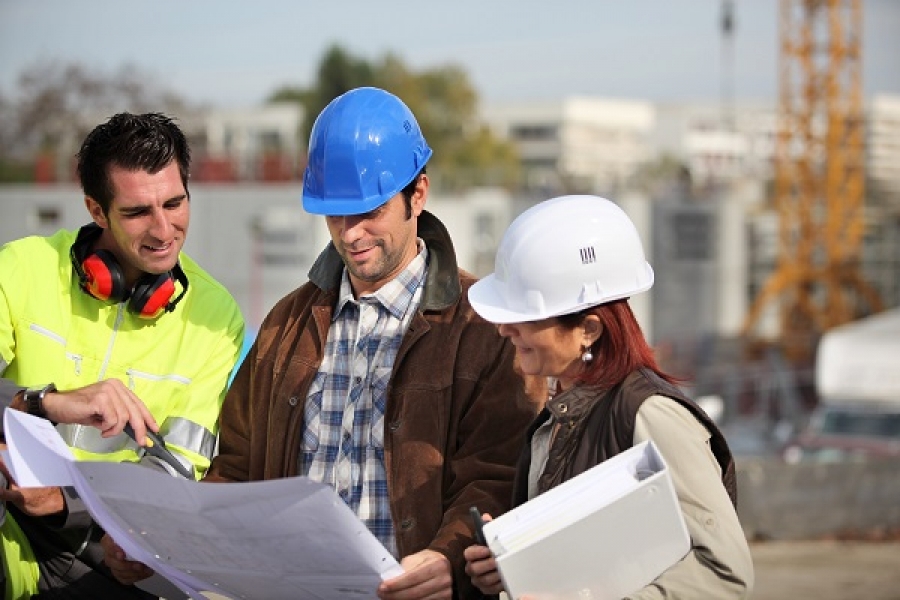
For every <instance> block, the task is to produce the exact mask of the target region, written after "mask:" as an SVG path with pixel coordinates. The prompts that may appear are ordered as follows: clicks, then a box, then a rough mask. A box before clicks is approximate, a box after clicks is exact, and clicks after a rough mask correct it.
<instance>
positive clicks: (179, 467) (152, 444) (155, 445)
mask: <svg viewBox="0 0 900 600" xmlns="http://www.w3.org/2000/svg"><path fill="white" fill-rule="evenodd" d="M124 431H125V433H126V434H128V437H130V438H131V439H133V440H134V441H135V442H137V439H136V438H135V434H134V429H132V428H131V423H128V424H127V425H125V430H124ZM146 439H147V445H146V446H143V448H144V450H145V451H146V452H147V454H149V455H150V456H155V457H156V458H158V459H160V460H161V461H163V462H165V463H166V464H168V465H169V466H170V467H172V468H173V469H175V471H177V472H178V474H179V475H181V476H182V477H184V478H185V479H190V480H193V479H194V473H193V471H190V470H188V468H187V467H185V466H184V465H183V464H181V461H179V460H178V459H177V458H175V456H174V455H173V454H172V451H171V450H169V449H168V448H166V442H165V440H163V439H162V438H161V437H160V436H159V434H158V433H154V432H153V431H151V430H149V429H148V430H147V433H146Z"/></svg>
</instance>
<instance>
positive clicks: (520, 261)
mask: <svg viewBox="0 0 900 600" xmlns="http://www.w3.org/2000/svg"><path fill="white" fill-rule="evenodd" d="M652 285H653V270H652V269H651V267H650V265H649V264H647V261H646V259H645V256H644V251H643V247H642V245H641V240H640V238H639V236H638V234H637V231H636V229H635V227H634V224H633V223H632V222H631V220H630V219H629V218H628V216H627V215H626V214H625V213H624V212H623V211H622V209H620V208H619V207H618V206H617V205H615V204H614V203H613V202H610V201H609V200H606V199H604V198H599V197H596V196H563V197H560V198H554V199H551V200H547V201H545V202H542V203H540V204H538V205H536V206H534V207H532V208H531V209H529V210H527V211H525V212H524V213H522V215H520V216H519V217H518V218H517V219H516V220H515V221H513V223H512V224H511V225H510V227H509V229H508V230H507V231H506V233H505V234H504V236H503V240H502V241H501V242H500V247H499V249H498V250H497V257H496V262H495V271H494V273H492V274H490V275H488V276H487V277H485V278H484V279H482V280H481V281H479V282H477V283H476V284H475V285H474V286H473V287H472V288H471V289H470V290H469V300H470V302H471V304H472V307H473V308H474V309H475V311H476V312H477V313H478V314H480V315H481V316H482V317H484V318H485V319H487V320H488V321H491V322H493V323H496V324H498V326H499V330H500V334H501V335H503V336H505V337H508V338H509V339H510V340H511V341H512V343H513V344H514V345H515V347H516V359H517V361H518V364H519V366H520V367H521V369H522V370H523V371H524V372H525V373H526V374H528V375H536V376H543V377H547V379H548V384H549V386H550V390H551V396H550V399H549V400H548V401H547V403H546V405H545V408H544V409H543V411H542V412H541V414H540V415H539V416H538V417H537V419H536V420H535V422H534V423H533V424H532V426H531V428H530V429H529V433H528V438H527V442H526V444H525V448H524V449H523V454H522V457H521V459H520V461H519V468H518V472H517V475H516V484H515V489H514V492H513V505H514V506H517V505H519V504H522V503H523V502H526V501H528V500H530V499H532V498H534V497H535V496H537V495H538V494H541V493H543V492H545V491H547V490H548V489H550V488H552V487H555V486H556V485H559V484H560V483H562V482H563V481H566V480H568V479H571V478H572V477H574V476H576V475H578V474H579V473H582V472H584V471H586V470H588V469H590V468H591V467H593V466H595V465H597V464H599V463H601V462H603V461H604V460H606V459H608V458H611V457H612V456H615V455H616V454H619V453H620V452H622V451H624V450H627V449H628V448H630V447H632V446H634V445H637V444H639V443H641V442H643V441H645V440H652V441H653V443H654V444H655V445H656V447H657V448H658V449H659V451H660V453H661V454H662V455H663V458H664V460H665V461H666V463H667V465H668V467H669V469H670V472H671V474H672V478H673V482H674V485H675V491H676V495H677V497H678V501H679V505H680V507H681V511H682V514H683V516H684V519H685V523H686V525H687V529H688V532H689V533H690V537H691V549H690V551H689V552H688V553H687V555H686V556H685V557H684V558H683V559H681V560H680V561H678V562H676V563H675V564H674V565H673V566H672V567H670V568H669V569H668V570H666V571H665V572H663V573H662V574H661V575H660V576H659V577H658V578H657V579H656V580H654V581H653V582H652V583H651V584H650V585H648V586H647V587H645V588H644V589H641V590H637V591H635V592H634V594H633V595H629V596H628V597H629V598H663V597H665V598H744V597H747V596H749V594H750V592H751V590H752V587H753V563H752V560H751V556H750V550H749V548H748V546H747V542H746V538H745V536H744V533H743V530H742V528H741V525H740V522H739V521H738V517H737V512H736V510H735V505H736V480H735V471H734V460H733V458H732V456H731V452H730V451H729V449H728V445H727V443H726V441H725V438H724V437H723V436H722V434H721V432H720V431H719V430H718V428H717V427H716V425H715V424H714V423H713V421H712V420H711V419H710V418H709V417H708V416H707V415H706V413H704V412H703V410H702V409H700V408H699V407H698V406H697V405H696V404H695V403H694V402H693V401H692V400H691V399H690V398H688V397H686V396H685V395H684V393H683V392H681V390H679V389H678V387H677V386H676V385H675V383H676V381H677V380H676V379H675V378H674V377H672V376H670V375H668V374H666V373H664V372H663V371H662V370H661V369H660V368H659V367H658V365H657V364H656V360H655V358H654V355H653V350H652V348H651V347H650V345H649V344H648V343H647V341H646V340H645V338H644V335H643V333H642V332H641V328H640V325H639V324H638V322H637V320H636V319H635V317H634V314H633V313H632V312H631V308H630V307H629V305H628V298H629V297H630V296H631V295H633V294H637V293H639V292H643V291H646V290H648V289H649V288H650V287H651V286H652ZM486 517H487V518H489V516H486ZM604 543H610V544H615V543H616V542H615V541H614V540H597V544H604ZM584 551H585V549H583V548H580V549H573V552H584ZM465 556H466V560H467V566H466V571H467V573H468V574H469V576H470V577H471V578H472V582H473V583H474V584H475V585H476V586H477V587H478V588H479V589H480V590H481V591H482V592H484V593H488V594H496V593H498V592H500V591H501V590H502V589H503V585H502V581H501V579H500V574H499V572H498V571H497V564H496V561H495V560H494V558H493V556H492V555H491V552H490V550H489V549H488V548H487V547H486V546H482V545H473V546H470V547H469V548H468V549H467V550H466V552H465ZM536 567H537V565H536ZM603 567H604V565H602V564H598V565H597V568H598V569H602V568H603ZM548 575H549V574H548Z"/></svg>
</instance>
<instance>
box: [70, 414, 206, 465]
mask: <svg viewBox="0 0 900 600" xmlns="http://www.w3.org/2000/svg"><path fill="white" fill-rule="evenodd" d="M56 429H57V431H59V434H60V435H61V436H62V438H63V440H65V442H66V444H68V445H69V446H71V447H73V448H78V449H79V450H84V451H86V452H93V453H94V454H111V453H113V452H118V451H119V450H124V449H126V448H131V449H132V450H137V449H138V448H137V444H135V443H134V442H133V441H132V440H131V438H129V437H128V436H126V435H125V434H121V435H117V436H115V437H111V438H104V437H102V436H101V435H100V430H99V429H97V428H96V427H86V426H84V425H72V424H68V423H60V424H59V425H57V426H56ZM159 433H160V435H162V438H163V439H164V440H165V441H166V444H172V445H174V446H180V447H182V448H184V449H186V450H190V451H191V452H195V453H197V454H199V455H201V456H205V457H206V458H208V459H210V460H212V455H213V450H215V446H216V438H215V436H214V435H213V433H212V432H211V431H210V430H208V429H206V428H205V427H202V426H201V425H198V424H197V423H194V422H192V421H189V420H188V419H185V418H182V417H170V418H168V419H166V421H165V422H164V423H163V424H162V426H160V428H159Z"/></svg>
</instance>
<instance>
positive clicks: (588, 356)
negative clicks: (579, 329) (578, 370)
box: [581, 346, 594, 364]
mask: <svg viewBox="0 0 900 600" xmlns="http://www.w3.org/2000/svg"><path fill="white" fill-rule="evenodd" d="M592 360H594V354H593V353H592V352H591V347H590V346H585V348H584V351H583V352H582V353H581V362H583V363H584V364H587V363H589V362H591V361H592Z"/></svg>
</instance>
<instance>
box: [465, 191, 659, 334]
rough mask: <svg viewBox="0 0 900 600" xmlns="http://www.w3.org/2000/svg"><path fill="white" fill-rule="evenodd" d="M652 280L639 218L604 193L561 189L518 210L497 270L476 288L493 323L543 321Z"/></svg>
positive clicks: (477, 302)
mask: <svg viewBox="0 0 900 600" xmlns="http://www.w3.org/2000/svg"><path fill="white" fill-rule="evenodd" d="M652 285H653V269H652V268H651V267H650V265H649V264H648V263H647V261H646V259H645V258H644V249H643V247H642V246H641V239H640V237H639V236H638V233H637V229H635V227H634V223H632V222H631V219H629V218H628V215H626V214H625V211H623V210H622V209H621V208H619V207H618V206H616V205H615V204H614V203H612V202H610V201H609V200H607V199H606V198H600V197H598V196H562V197H559V198H552V199H550V200H546V201H544V202H541V203H540V204H537V205H535V206H533V207H531V208H529V209H528V210H526V211H525V212H523V213H522V214H521V215H519V216H518V217H517V218H516V219H515V220H514V221H513V222H512V224H511V225H510V226H509V228H508V229H507V230H506V233H504V234H503V239H502V240H501V241H500V247H499V248H498V249H497V258H496V260H495V262H494V272H493V273H491V274H490V275H488V276H486V277H485V278H483V279H481V280H480V281H478V282H476V283H475V284H474V285H473V286H472V287H471V288H470V289H469V301H470V302H471V303H472V307H473V308H474V309H475V312H477V313H478V314H479V315H481V316H482V317H483V318H484V319H485V320H487V321H490V322H492V323H523V322H527V321H539V320H541V319H546V318H548V317H555V316H558V315H564V314H568V313H573V312H578V311H579V310H582V309H584V308H587V307H589V306H596V305H597V304H603V303H605V302H611V301H613V300H619V299H621V298H627V297H629V296H632V295H633V294H637V293H639V292H643V291H646V290H648V289H650V287H651V286H652Z"/></svg>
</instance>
